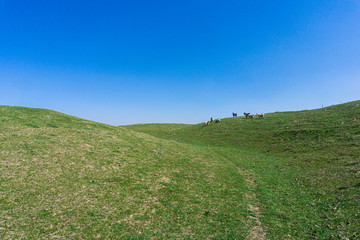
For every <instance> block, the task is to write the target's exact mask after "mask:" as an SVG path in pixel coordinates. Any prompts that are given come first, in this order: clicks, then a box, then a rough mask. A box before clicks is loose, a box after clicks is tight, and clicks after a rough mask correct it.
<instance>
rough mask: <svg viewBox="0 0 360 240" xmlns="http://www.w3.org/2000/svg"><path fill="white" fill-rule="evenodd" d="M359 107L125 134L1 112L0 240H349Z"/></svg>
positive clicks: (24, 112)
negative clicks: (26, 239) (28, 239)
mask: <svg viewBox="0 0 360 240" xmlns="http://www.w3.org/2000/svg"><path fill="white" fill-rule="evenodd" d="M359 105H360V101H357V102H351V103H347V104H342V105H337V106H332V107H329V108H324V109H318V110H311V111H301V112H284V113H271V114H267V115H266V116H265V119H253V120H250V119H244V118H243V117H237V118H227V119H222V121H221V122H220V123H217V124H215V123H212V124H210V125H209V126H205V125H204V124H198V125H179V124H145V125H131V126H126V127H114V126H109V125H105V124H100V123H96V122H91V121H87V120H84V119H80V118H76V117H72V116H68V115H65V114H62V113H58V112H55V111H50V110H45V109H31V108H22V107H10V106H0V182H1V185H0V186H1V187H0V238H3V239H19V238H30V239H39V238H44V239H50V238H57V239H69V238H71V239H94V238H99V239H152V238H155V239H158V238H159V239H178V238H180V239H314V238H317V239H358V238H359V237H360V236H359V232H358V229H360V218H359V216H360V212H359V210H360V207H359V201H360V197H359V196H360V193H359V187H360V182H359V172H360V161H359V159H360V153H359V145H360V142H359V136H360V128H359V127H360V123H359V117H360V107H359Z"/></svg>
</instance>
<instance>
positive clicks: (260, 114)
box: [256, 113, 265, 118]
mask: <svg viewBox="0 0 360 240" xmlns="http://www.w3.org/2000/svg"><path fill="white" fill-rule="evenodd" d="M256 116H258V117H259V118H263V117H264V116H265V114H263V113H257V114H256Z"/></svg>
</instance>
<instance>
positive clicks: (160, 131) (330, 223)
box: [127, 101, 360, 239]
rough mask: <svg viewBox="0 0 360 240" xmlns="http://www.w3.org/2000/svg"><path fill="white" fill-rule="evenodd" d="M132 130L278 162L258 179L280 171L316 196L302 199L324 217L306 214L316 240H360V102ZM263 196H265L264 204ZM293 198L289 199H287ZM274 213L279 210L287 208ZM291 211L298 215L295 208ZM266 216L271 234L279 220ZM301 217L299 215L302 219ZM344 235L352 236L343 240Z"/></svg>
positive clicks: (257, 167)
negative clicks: (245, 152)
mask: <svg viewBox="0 0 360 240" xmlns="http://www.w3.org/2000/svg"><path fill="white" fill-rule="evenodd" d="M127 128H128V129H132V130H135V131H139V132H144V133H149V134H152V135H154V136H157V137H161V138H164V139H171V140H175V141H177V142H184V143H188V144H191V145H198V146H206V147H213V148H218V149H227V150H226V151H227V152H231V151H244V150H247V151H248V152H250V153H252V154H259V155H260V154H261V155H263V156H264V158H265V157H270V158H276V160H274V161H270V163H271V164H269V162H264V161H263V162H261V163H260V162H259V163H256V164H254V165H253V166H252V168H254V172H255V173H257V174H258V176H257V177H258V178H264V176H268V177H269V178H272V177H275V176H274V174H278V173H277V172H275V173H274V168H277V169H278V170H279V171H280V172H285V173H286V174H285V175H286V177H284V179H283V180H284V181H286V182H287V183H289V184H292V185H301V186H303V187H304V189H305V191H306V192H307V193H309V194H310V195H312V197H311V198H308V199H306V196H302V198H300V199H301V201H304V202H307V203H306V204H305V205H304V206H303V207H305V208H311V209H312V211H314V212H316V211H318V212H317V213H316V214H315V215H317V217H318V220H316V217H315V216H311V214H310V215H308V216H307V215H306V213H305V211H306V210H305V209H304V214H303V215H304V216H303V217H305V218H309V217H312V218H314V219H312V220H313V225H316V226H318V227H314V226H312V227H310V229H309V230H308V231H309V232H310V235H311V233H313V234H315V235H314V236H321V234H325V236H327V237H325V238H342V237H344V236H347V237H350V238H354V239H356V237H360V236H359V233H358V230H357V229H359V228H360V224H359V222H360V217H359V216H360V205H359V201H360V191H359V190H360V189H359V188H360V180H359V179H360V178H359V173H360V101H355V102H350V103H345V104H340V105H335V106H331V107H327V108H323V109H317V110H306V111H298V112H277V113H269V114H266V116H265V118H264V119H257V118H255V119H245V118H244V117H236V118H227V119H222V120H221V122H220V123H211V124H210V125H209V126H205V124H203V123H202V124H198V125H163V126H161V125H158V124H150V125H131V126H127ZM233 161H235V162H238V163H239V164H240V165H244V164H243V160H242V157H241V156H240V157H238V159H235V158H234V156H233ZM265 165H266V166H265ZM262 169H263V170H262ZM271 174H273V175H272V176H271ZM269 181H271V180H270V179H269ZM280 185H281V184H280ZM279 187H281V186H279ZM270 188H272V189H274V188H275V186H271V187H270ZM259 191H260V190H259ZM295 194H297V193H295ZM262 195H264V193H263V194H262ZM262 195H261V194H259V197H260V199H261V196H262ZM290 196H291V195H289V193H287V195H286V196H283V199H288V198H290ZM263 197H264V196H263ZM274 199H276V198H274ZM274 199H271V200H269V199H263V201H264V202H263V203H264V205H265V206H266V205H267V206H269V204H271V201H274ZM279 199H281V197H279ZM279 199H277V200H279ZM298 201H300V200H298ZM295 204H297V205H299V203H295ZM300 205H301V204H300ZM309 206H310V207H309ZM274 208H275V209H276V210H279V209H281V208H284V206H276V207H274ZM272 210H274V209H272ZM287 210H288V211H290V212H292V210H291V209H290V208H288V209H287ZM264 215H265V217H264V221H265V222H266V221H268V222H269V228H270V230H269V232H270V234H271V226H272V225H271V224H272V223H270V222H271V221H273V220H269V219H267V218H273V217H274V215H273V213H271V212H270V211H269V212H268V213H267V212H266V211H265V212H264ZM266 215H267V216H266ZM300 215H301V213H300V212H299V218H300ZM294 221H299V219H297V220H294ZM297 231H299V230H298V229H297ZM329 231H330V232H331V231H333V233H329ZM326 232H327V233H326ZM344 232H347V233H346V234H344V235H341V233H344ZM326 234H329V235H326ZM337 234H340V235H339V236H338V235H337ZM274 236H275V235H274ZM304 236H305V235H304Z"/></svg>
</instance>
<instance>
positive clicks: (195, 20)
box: [0, 1, 360, 125]
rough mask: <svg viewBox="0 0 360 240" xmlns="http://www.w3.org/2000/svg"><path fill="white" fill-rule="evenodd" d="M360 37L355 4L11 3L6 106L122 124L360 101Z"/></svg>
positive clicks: (1, 25)
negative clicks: (44, 110) (53, 111)
mask: <svg viewBox="0 0 360 240" xmlns="http://www.w3.org/2000/svg"><path fill="white" fill-rule="evenodd" d="M179 3H180V4H179ZM359 43H360V3H359V2H357V1H332V2H331V3H329V2H328V1H316V2H313V1H301V2H287V1H272V2H271V3H269V2H266V1H256V2H247V1H227V2H226V3H224V2H219V1H198V2H196V3H193V2H191V1H181V2H180V1H172V2H171V3H169V2H166V1H154V2H152V3H151V4H150V3H144V2H142V1H121V2H116V1H102V2H100V1H90V2H87V1H77V2H76V3H73V2H70V1H62V2H56V3H53V2H52V3H49V2H47V1H38V2H36V3H34V2H30V1H29V2H26V1H21V2H20V1H11V2H5V1H3V2H0V84H1V86H2V87H1V88H0V89H1V90H0V105H15V106H25V107H36V108H46V109H51V110H55V111H59V112H63V113H66V114H69V115H73V116H77V117H81V118H85V119H89V120H93V121H97V122H103V123H108V124H112V125H125V124H136V123H199V122H203V121H206V120H208V119H209V118H210V117H211V116H212V117H214V118H217V117H220V118H223V117H230V116H231V113H232V112H237V113H238V114H239V115H242V113H243V112H245V111H246V112H253V113H256V112H265V113H267V112H275V111H295V110H304V109H314V108H320V107H321V106H322V105H323V106H324V107H325V106H329V105H333V104H338V103H341V102H343V103H344V102H348V101H353V100H359V99H360V98H359V94H358V93H359V92H360V78H359V77H360V69H359V66H360V44H359Z"/></svg>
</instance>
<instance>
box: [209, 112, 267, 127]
mask: <svg viewBox="0 0 360 240" xmlns="http://www.w3.org/2000/svg"><path fill="white" fill-rule="evenodd" d="M232 115H233V117H237V113H232ZM244 115H245V118H251V119H253V118H254V116H258V117H259V118H263V117H264V116H265V114H263V113H257V114H256V115H254V114H251V113H246V112H244ZM211 122H214V119H213V118H212V117H211V118H210V120H209V121H206V122H205V125H209V124H210V123H211ZM219 122H220V118H218V119H215V123H219Z"/></svg>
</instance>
